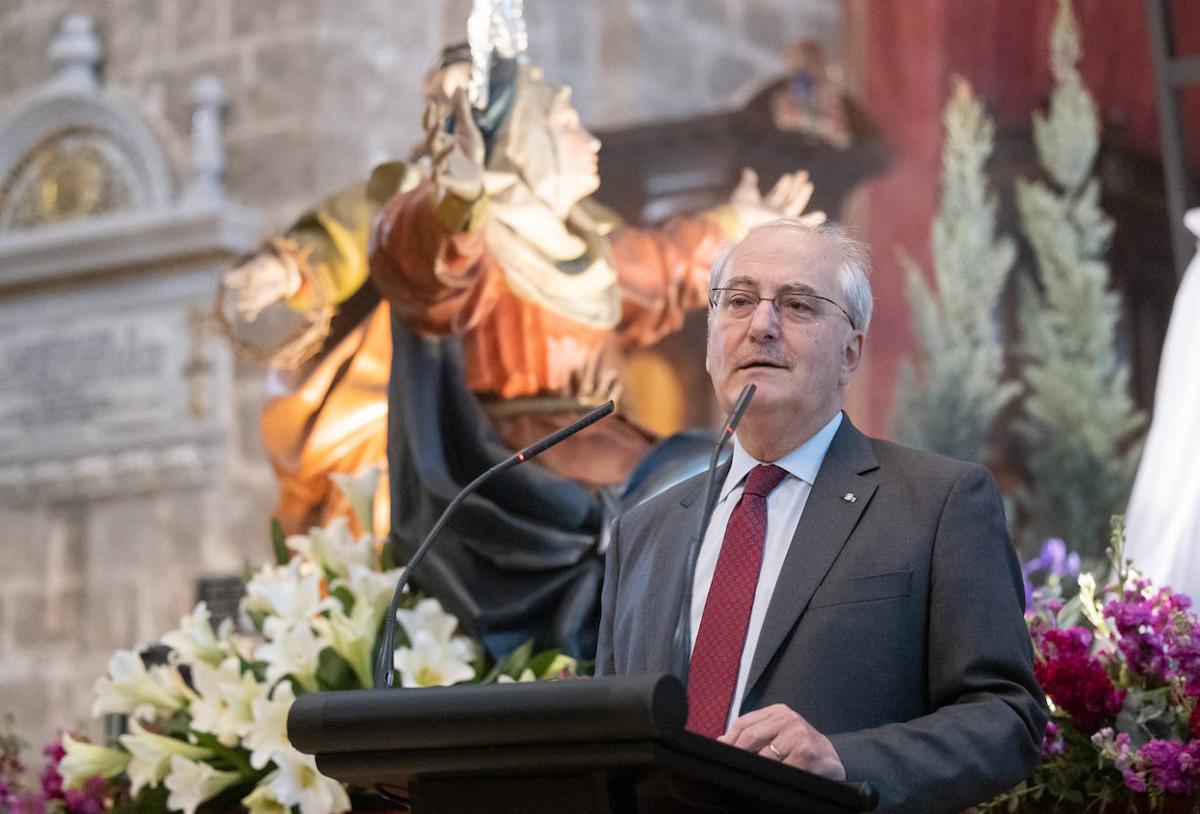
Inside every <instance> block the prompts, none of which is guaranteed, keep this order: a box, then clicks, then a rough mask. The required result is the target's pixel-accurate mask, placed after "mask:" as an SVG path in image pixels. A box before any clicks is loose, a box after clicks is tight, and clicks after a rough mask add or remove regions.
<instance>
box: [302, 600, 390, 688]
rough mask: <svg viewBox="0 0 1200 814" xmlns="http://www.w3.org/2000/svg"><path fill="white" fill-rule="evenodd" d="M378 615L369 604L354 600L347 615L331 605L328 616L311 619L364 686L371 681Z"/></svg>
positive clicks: (368, 684) (379, 616) (367, 686)
mask: <svg viewBox="0 0 1200 814" xmlns="http://www.w3.org/2000/svg"><path fill="white" fill-rule="evenodd" d="M384 610H386V608H385V609H384ZM381 617H382V614H379V615H376V613H375V609H374V608H372V607H371V605H370V604H368V603H366V602H356V603H354V610H352V611H351V612H350V615H349V616H347V615H346V613H345V612H344V611H343V610H342V609H341V608H335V609H334V610H333V611H331V612H330V614H329V616H328V617H324V616H322V617H318V618H317V619H316V620H315V621H314V622H313V625H314V626H315V627H316V628H317V630H318V631H319V632H320V634H321V635H322V636H323V637H325V638H326V639H328V640H329V642H330V644H331V646H332V647H333V649H334V651H335V652H336V653H337V654H338V655H339V656H341V657H342V658H343V659H345V660H346V663H347V664H349V665H350V667H351V669H353V670H354V675H355V676H356V677H357V678H358V682H359V684H361V685H362V686H363V687H365V688H369V687H370V686H371V685H372V683H373V676H372V667H371V651H372V650H373V649H374V647H375V633H376V631H377V630H378V629H379V620H380V618H381Z"/></svg>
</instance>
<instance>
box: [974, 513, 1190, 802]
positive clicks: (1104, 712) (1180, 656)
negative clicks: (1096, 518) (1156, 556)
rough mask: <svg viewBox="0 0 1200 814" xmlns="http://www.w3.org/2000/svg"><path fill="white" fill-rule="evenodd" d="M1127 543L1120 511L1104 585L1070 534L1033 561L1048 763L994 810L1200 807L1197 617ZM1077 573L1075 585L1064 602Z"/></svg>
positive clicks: (1033, 619)
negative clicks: (1083, 568) (1069, 545)
mask: <svg viewBox="0 0 1200 814" xmlns="http://www.w3.org/2000/svg"><path fill="white" fill-rule="evenodd" d="M1123 544H1124V530H1123V525H1122V523H1121V522H1120V519H1119V518H1116V519H1114V522H1113V531H1112V540H1111V547H1110V549H1109V559H1110V562H1111V566H1112V567H1111V572H1110V576H1109V578H1108V581H1107V582H1105V583H1104V584H1103V585H1100V584H1098V582H1097V579H1096V578H1095V576H1093V575H1092V574H1088V573H1084V574H1079V562H1078V558H1077V557H1074V556H1073V555H1068V554H1067V553H1066V547H1065V545H1064V544H1063V543H1062V541H1061V540H1051V541H1049V542H1048V543H1047V544H1046V546H1045V547H1043V549H1042V552H1041V554H1040V555H1039V556H1038V557H1037V558H1036V559H1035V560H1034V561H1032V562H1031V563H1030V564H1027V565H1026V568H1025V571H1026V576H1027V578H1028V577H1029V576H1031V575H1037V574H1039V573H1041V574H1043V575H1044V576H1045V584H1044V585H1042V586H1041V587H1039V588H1038V589H1036V590H1032V591H1031V592H1030V598H1031V603H1030V605H1029V610H1028V612H1027V614H1026V620H1027V622H1028V624H1029V632H1030V636H1031V637H1032V640H1033V648H1034V659H1035V665H1034V666H1035V671H1036V674H1037V678H1038V681H1039V682H1040V683H1041V685H1042V688H1043V689H1044V690H1045V692H1046V696H1047V700H1048V702H1049V705H1050V711H1051V721H1050V723H1049V725H1048V726H1047V729H1046V735H1045V739H1044V740H1043V743H1042V758H1043V760H1042V763H1041V765H1040V766H1039V767H1038V769H1037V770H1036V771H1035V773H1034V774H1033V775H1032V776H1031V777H1030V778H1029V779H1028V780H1026V781H1025V782H1023V783H1021V784H1020V785H1018V786H1017V787H1015V788H1013V789H1011V790H1009V791H1008V792H1006V793H1005V794H1003V795H1001V796H1000V797H998V798H996V799H995V800H993V801H992V802H991V803H989V805H988V806H987V807H986V808H989V809H999V808H1007V809H1008V810H1010V811H1011V810H1016V809H1018V808H1022V807H1025V808H1030V807H1032V808H1034V809H1038V810H1040V809H1042V808H1045V809H1047V810H1051V809H1056V810H1070V811H1077V810H1083V809H1085V808H1087V809H1088V810H1096V811H1105V810H1107V811H1127V810H1137V809H1139V808H1150V809H1155V808H1159V807H1161V806H1163V805H1168V806H1169V807H1172V808H1175V807H1182V808H1184V809H1186V810H1194V811H1200V799H1198V798H1197V797H1196V794H1197V791H1198V790H1200V787H1198V782H1200V705H1198V701H1200V622H1198V621H1197V618H1196V615H1195V613H1193V612H1192V610H1191V600H1190V599H1189V598H1188V597H1186V596H1183V595H1181V594H1175V593H1173V592H1172V591H1171V590H1170V589H1169V588H1156V587H1155V586H1153V585H1151V584H1150V581H1149V580H1147V579H1145V578H1144V577H1143V576H1141V575H1140V574H1139V573H1138V572H1137V571H1135V570H1134V569H1133V568H1132V566H1131V563H1130V562H1129V561H1128V560H1125V559H1124V558H1123V556H1122V549H1123ZM1076 575H1077V576H1076ZM1071 577H1074V582H1075V584H1076V585H1077V586H1078V592H1077V593H1076V594H1075V595H1074V596H1073V597H1071V598H1070V599H1064V593H1065V591H1064V589H1065V588H1066V587H1067V586H1068V585H1070V581H1071V580H1070V579H1069V578H1071Z"/></svg>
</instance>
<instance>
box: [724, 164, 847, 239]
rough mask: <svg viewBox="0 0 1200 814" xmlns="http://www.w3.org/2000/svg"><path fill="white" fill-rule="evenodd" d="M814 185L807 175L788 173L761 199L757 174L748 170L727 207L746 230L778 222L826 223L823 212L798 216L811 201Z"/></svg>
mask: <svg viewBox="0 0 1200 814" xmlns="http://www.w3.org/2000/svg"><path fill="white" fill-rule="evenodd" d="M812 193H813V185H812V182H811V181H809V180H808V173H807V172H805V171H803V170H800V171H799V172H793V173H788V174H786V175H784V176H783V177H782V178H780V179H779V180H778V181H777V182H776V183H775V186H774V187H773V188H772V189H771V191H770V192H769V193H768V194H767V197H766V198H765V199H764V198H763V197H762V195H761V194H760V193H759V191H758V174H757V173H756V172H755V171H754V170H752V169H750V168H749V167H747V168H745V169H743V170H742V180H741V182H740V183H739V184H738V185H737V189H735V190H734V191H733V194H732V195H730V196H729V207H730V209H732V210H733V212H734V214H736V215H737V216H738V218H739V219H740V220H741V221H742V226H743V227H745V228H746V229H753V228H754V227H755V226H758V225H760V224H763V223H767V222H768V221H772V220H778V219H779V218H798V219H799V220H801V221H803V222H804V223H806V224H808V225H809V226H819V225H820V224H822V223H824V222H825V213H824V212H810V213H809V214H807V215H801V214H800V213H802V212H803V211H804V207H806V206H808V202H809V200H810V199H811V198H812Z"/></svg>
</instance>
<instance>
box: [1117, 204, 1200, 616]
mask: <svg viewBox="0 0 1200 814" xmlns="http://www.w3.org/2000/svg"><path fill="white" fill-rule="evenodd" d="M1183 221H1184V223H1185V224H1187V227H1188V229H1190V230H1191V231H1192V233H1193V234H1195V235H1196V237H1197V239H1200V209H1193V210H1191V211H1190V212H1188V213H1187V215H1185V216H1184V219H1183ZM1125 519H1126V526H1127V532H1126V541H1127V543H1126V549H1125V555H1126V556H1127V557H1130V558H1132V559H1133V564H1134V567H1136V568H1137V569H1138V570H1140V571H1142V572H1144V573H1145V574H1146V576H1148V577H1150V578H1151V579H1152V580H1154V583H1155V585H1160V586H1162V585H1169V586H1171V587H1172V588H1173V589H1175V590H1176V591H1177V592H1180V593H1185V594H1187V595H1188V596H1190V597H1191V598H1192V600H1193V601H1195V602H1197V603H1198V604H1200V255H1197V256H1196V257H1194V258H1193V259H1192V262H1191V265H1190V266H1188V269H1187V271H1186V272H1184V275H1183V280H1182V281H1181V283H1180V285H1179V290H1178V291H1177V292H1176V294H1175V305H1174V307H1173V308H1172V309H1171V321H1170V323H1169V324H1168V326H1167V339H1166V342H1164V343H1163V352H1162V360H1161V362H1160V363H1159V367H1158V383H1157V385H1156V387H1155V391H1154V419H1153V420H1152V421H1151V423H1150V433H1149V435H1148V437H1147V439H1146V448H1145V451H1144V452H1143V453H1142V460H1141V463H1139V464H1138V471H1137V478H1136V479H1135V480H1134V483H1133V494H1132V495H1131V496H1130V498H1129V508H1128V510H1127V511H1126V515H1125Z"/></svg>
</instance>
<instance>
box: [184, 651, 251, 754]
mask: <svg viewBox="0 0 1200 814" xmlns="http://www.w3.org/2000/svg"><path fill="white" fill-rule="evenodd" d="M192 683H193V684H194V685H195V686H196V693H197V694H198V696H199V697H198V698H197V699H196V700H195V701H193V702H192V706H191V710H190V711H191V713H192V729H194V730H196V731H197V732H209V733H212V734H213V735H216V736H217V740H219V741H220V742H221V743H222V744H223V745H225V746H236V745H237V742H238V740H240V739H241V738H244V737H245V736H246V735H248V734H249V733H250V731H251V730H252V729H253V728H254V714H253V711H252V706H253V704H254V701H255V699H257V698H261V697H262V696H263V695H265V694H266V687H265V686H263V685H262V684H259V683H258V681H257V680H256V679H255V678H254V674H253V673H251V672H250V671H248V670H247V671H246V672H244V673H243V672H242V668H241V663H240V662H239V661H238V660H237V658H235V657H233V656H230V657H229V658H227V659H225V661H223V662H221V665H220V666H219V667H213V666H212V665H210V664H208V663H206V662H203V661H198V662H196V663H195V664H193V665H192Z"/></svg>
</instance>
